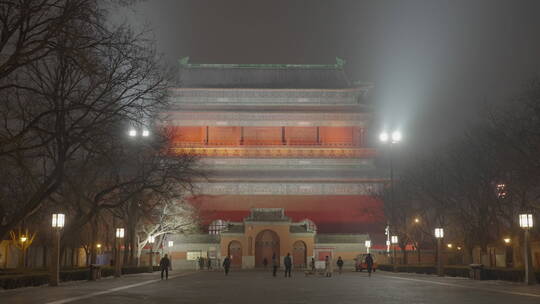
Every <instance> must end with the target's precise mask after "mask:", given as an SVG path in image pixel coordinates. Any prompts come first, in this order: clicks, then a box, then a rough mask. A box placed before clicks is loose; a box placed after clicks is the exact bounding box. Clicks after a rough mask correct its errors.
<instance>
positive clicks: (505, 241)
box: [503, 238, 512, 245]
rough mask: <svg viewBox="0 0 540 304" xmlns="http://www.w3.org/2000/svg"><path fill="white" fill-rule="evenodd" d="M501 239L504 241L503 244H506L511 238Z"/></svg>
mask: <svg viewBox="0 0 540 304" xmlns="http://www.w3.org/2000/svg"><path fill="white" fill-rule="evenodd" d="M503 241H504V243H505V244H507V245H508V244H510V242H511V241H512V240H511V239H510V238H504V239H503Z"/></svg>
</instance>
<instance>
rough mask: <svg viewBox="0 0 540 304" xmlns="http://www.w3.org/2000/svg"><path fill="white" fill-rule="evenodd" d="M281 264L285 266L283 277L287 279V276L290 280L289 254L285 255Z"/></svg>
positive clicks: (290, 265) (290, 262)
mask: <svg viewBox="0 0 540 304" xmlns="http://www.w3.org/2000/svg"><path fill="white" fill-rule="evenodd" d="M283 264H284V265H285V277H287V274H288V275H289V278H290V277H291V269H292V259H291V254H290V253H287V256H286V257H285V258H284V259H283Z"/></svg>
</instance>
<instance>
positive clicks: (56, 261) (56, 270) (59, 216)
mask: <svg viewBox="0 0 540 304" xmlns="http://www.w3.org/2000/svg"><path fill="white" fill-rule="evenodd" d="M65 220H66V216H65V215H64V214H63V213H55V214H53V215H52V225H51V226H52V228H53V231H54V232H53V235H54V236H53V242H54V244H53V252H52V257H51V279H50V280H49V285H50V286H58V283H59V282H60V230H62V228H64V224H65ZM21 241H22V238H21ZM25 241H26V240H25Z"/></svg>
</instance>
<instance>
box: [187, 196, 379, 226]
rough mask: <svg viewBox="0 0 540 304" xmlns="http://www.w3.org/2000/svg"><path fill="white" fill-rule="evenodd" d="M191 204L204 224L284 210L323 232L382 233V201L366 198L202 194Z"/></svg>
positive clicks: (193, 199) (294, 218)
mask: <svg viewBox="0 0 540 304" xmlns="http://www.w3.org/2000/svg"><path fill="white" fill-rule="evenodd" d="M190 202H191V203H192V204H193V205H194V206H195V207H197V209H199V210H200V214H201V216H202V218H203V225H208V224H209V223H210V222H212V221H214V220H217V219H223V220H227V221H233V222H240V221H242V220H243V218H245V217H246V216H248V215H249V210H250V209H251V208H284V209H285V215H286V216H288V217H290V218H291V219H292V220H293V221H302V220H304V219H306V218H307V219H310V220H312V221H313V222H314V223H315V224H316V225H317V229H318V231H321V232H323V233H332V232H348V233H376V232H379V233H380V232H381V231H384V221H383V220H384V214H383V207H382V202H381V201H380V200H378V199H376V198H374V197H372V196H368V195H326V196H324V195H202V196H197V197H194V198H192V199H191V200H190Z"/></svg>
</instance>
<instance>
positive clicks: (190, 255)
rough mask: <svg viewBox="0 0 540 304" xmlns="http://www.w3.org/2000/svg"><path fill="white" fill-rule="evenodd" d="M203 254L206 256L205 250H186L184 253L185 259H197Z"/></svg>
mask: <svg viewBox="0 0 540 304" xmlns="http://www.w3.org/2000/svg"><path fill="white" fill-rule="evenodd" d="M203 256H206V252H202V251H188V252H187V254H186V259H187V260H188V261H195V260H197V259H198V258H201V257H203Z"/></svg>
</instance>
